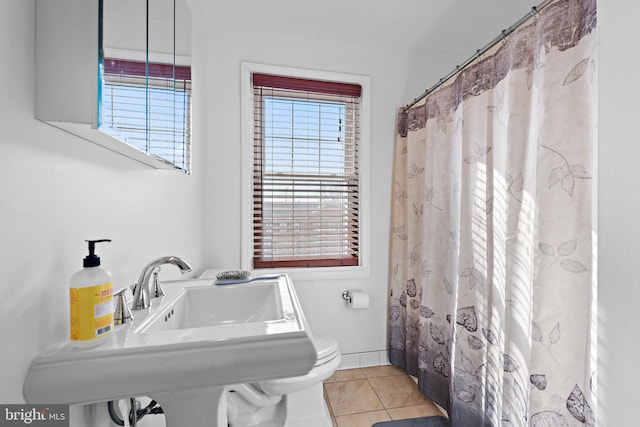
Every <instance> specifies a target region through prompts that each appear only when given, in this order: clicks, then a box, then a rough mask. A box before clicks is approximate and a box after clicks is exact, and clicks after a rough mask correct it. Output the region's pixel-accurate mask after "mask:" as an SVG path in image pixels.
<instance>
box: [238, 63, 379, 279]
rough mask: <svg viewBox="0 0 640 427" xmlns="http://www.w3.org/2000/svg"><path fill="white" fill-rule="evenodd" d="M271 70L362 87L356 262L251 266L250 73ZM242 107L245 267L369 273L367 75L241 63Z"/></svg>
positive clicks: (307, 275)
mask: <svg viewBox="0 0 640 427" xmlns="http://www.w3.org/2000/svg"><path fill="white" fill-rule="evenodd" d="M253 73H258V74H272V75H277V76H283V77H289V78H301V79H310V80H323V81H332V82H342V83H351V84H358V85H360V86H361V88H362V92H361V99H360V147H359V167H360V171H359V172H360V173H359V178H360V182H359V196H360V204H359V205H360V206H359V209H360V210H359V213H360V215H359V233H360V241H359V264H358V265H355V266H335V267H295V268H284V267H282V268H281V267H278V268H257V269H254V268H253V247H254V242H253V187H252V185H253V160H254V159H253V132H254V123H253V107H254V106H253V83H252V74H253ZM241 90H242V97H241V108H242V118H241V120H242V131H241V136H242V138H241V139H242V244H241V246H242V260H241V266H242V268H243V269H246V270H256V271H260V272H275V271H277V272H284V273H288V274H289V275H290V276H291V277H292V278H293V279H301V280H305V279H331V278H341V279H342V278H362V277H368V275H369V252H370V250H369V247H370V237H369V211H370V210H369V199H370V198H369V182H370V178H369V163H370V160H369V156H370V155H369V153H370V149H369V146H370V115H371V107H370V78H369V77H368V76H364V75H358V74H345V73H336V72H328V71H317V70H310V69H300V68H293V67H283V66H276V65H267V64H258V63H252V62H242V63H241Z"/></svg>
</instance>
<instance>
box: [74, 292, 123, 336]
mask: <svg viewBox="0 0 640 427" xmlns="http://www.w3.org/2000/svg"><path fill="white" fill-rule="evenodd" d="M69 290H70V295H69V297H70V309H71V313H70V329H71V330H70V332H71V340H72V341H87V340H92V339H95V338H100V337H103V336H106V335H107V334H109V333H111V331H112V330H113V291H112V286H111V283H105V284H104V285H98V286H89V287H86V288H70V289H69Z"/></svg>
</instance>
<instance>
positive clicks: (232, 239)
mask: <svg viewBox="0 0 640 427" xmlns="http://www.w3.org/2000/svg"><path fill="white" fill-rule="evenodd" d="M201 3H207V2H201ZM203 8H204V10H203V11H202V12H198V13H194V25H195V26H196V28H197V27H198V26H199V25H202V26H204V25H206V26H207V27H208V33H206V43H205V45H206V46H205V48H206V55H207V56H206V57H207V74H206V84H207V94H208V98H207V99H208V109H209V114H208V117H207V122H208V131H207V135H208V140H209V146H208V150H209V151H208V153H207V164H208V167H209V168H208V170H209V177H208V180H207V182H208V184H209V187H208V189H207V203H208V206H207V217H208V218H209V219H211V220H210V221H208V222H207V224H208V229H207V237H208V241H207V245H208V247H207V248H208V251H207V257H208V259H209V260H210V261H211V264H212V265H213V266H215V267H218V268H223V269H225V268H227V269H228V268H238V267H240V261H241V242H240V235H241V204H242V200H241V194H242V188H241V170H240V162H241V145H240V141H241V140H240V138H241V123H240V105H241V104H240V66H241V65H240V64H241V61H250V62H257V63H264V64H271V65H279V66H287V67H296V68H305V69H315V70H325V71H334V72H342V73H351V74H360V75H368V76H370V77H371V98H372V104H371V105H372V109H371V114H372V116H371V140H370V141H363V144H370V150H371V159H370V169H371V200H370V206H371V212H370V214H371V218H370V223H371V236H370V237H371V240H370V241H368V242H364V244H365V245H368V246H369V249H370V253H371V268H370V277H368V278H366V279H357V280H313V281H311V280H309V281H302V280H296V281H295V284H296V289H297V292H298V296H299V298H300V300H301V304H302V306H303V309H304V311H305V314H306V316H307V320H308V321H309V323H310V326H311V329H312V331H314V332H316V333H322V334H328V335H331V336H333V337H335V338H336V339H337V340H338V342H339V344H340V347H341V350H342V352H343V353H361V352H372V351H378V350H384V349H385V348H386V317H387V305H386V304H387V302H386V296H387V271H388V268H387V264H388V256H387V254H388V236H389V214H390V200H391V167H392V163H391V158H392V147H393V139H394V123H395V114H396V111H397V109H398V108H399V107H400V106H402V105H404V104H406V103H407V102H408V101H409V100H410V99H411V96H415V95H416V94H417V93H419V92H421V91H422V90H423V86H424V85H425V84H427V82H432V81H435V80H437V78H439V77H440V76H441V75H442V74H444V73H445V72H446V71H449V70H448V69H445V67H447V68H448V67H450V66H451V64H452V63H453V61H451V62H450V63H449V64H446V63H445V65H444V67H443V65H442V64H443V61H438V62H435V63H433V62H429V61H428V60H426V59H422V60H420V61H416V60H415V59H414V58H412V56H411V55H410V52H409V51H408V50H403V49H388V48H376V47H373V46H363V45H349V44H344V43H342V44H338V43H327V42H323V41H321V40H298V39H291V38H278V37H266V36H264V35H260V34H248V33H240V32H238V31H236V30H235V29H234V28H233V23H231V24H230V23H228V22H225V10H224V9H225V8H224V4H221V3H220V2H218V3H217V4H215V5H213V4H208V5H206V4H205V5H203ZM196 16H205V17H207V20H206V23H202V22H200V23H198V22H196V21H197V18H196ZM204 33H205V32H204V31H203V34H204ZM195 38H196V37H194V39H195ZM424 57H425V55H422V58H424ZM440 58H442V57H440ZM435 64H440V65H439V66H436V65H435ZM214 218H215V220H213V219H214ZM345 289H364V290H366V291H367V292H369V294H370V300H371V307H370V309H369V310H367V311H362V312H356V311H354V310H350V309H348V308H346V305H345V302H344V300H343V299H342V292H343V291H344V290H345ZM373 356H375V355H373ZM348 360H350V359H346V360H345V362H346V361H348ZM343 366H345V365H344V364H343Z"/></svg>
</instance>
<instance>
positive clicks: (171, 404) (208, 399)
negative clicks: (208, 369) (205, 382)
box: [150, 386, 228, 427]
mask: <svg viewBox="0 0 640 427" xmlns="http://www.w3.org/2000/svg"><path fill="white" fill-rule="evenodd" d="M225 389H226V387H225V386H212V387H201V388H193V389H188V390H175V391H170V392H165V393H154V394H153V395H152V396H150V397H152V398H153V399H155V400H156V401H157V402H158V403H159V404H160V406H162V409H163V410H164V417H165V420H166V424H167V427H183V426H187V425H188V426H192V427H228V421H227V397H226V394H225Z"/></svg>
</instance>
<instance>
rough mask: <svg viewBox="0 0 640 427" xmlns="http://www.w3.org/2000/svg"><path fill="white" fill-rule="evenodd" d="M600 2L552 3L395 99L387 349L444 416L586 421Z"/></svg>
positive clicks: (536, 424)
mask: <svg viewBox="0 0 640 427" xmlns="http://www.w3.org/2000/svg"><path fill="white" fill-rule="evenodd" d="M595 8H596V2H595V0H564V1H562V2H553V3H551V4H550V5H549V6H547V7H546V8H545V9H544V10H542V11H540V13H539V14H538V16H537V18H536V20H535V22H532V23H531V24H527V25H525V26H523V27H521V28H519V29H518V30H516V31H514V32H513V33H512V34H511V35H510V36H509V37H508V38H507V39H506V40H505V41H504V42H503V43H502V44H501V46H500V47H499V49H496V50H495V52H492V53H491V54H487V55H486V56H483V57H482V58H479V59H478V60H477V61H475V62H474V63H473V64H471V65H470V66H469V67H467V68H466V69H464V70H461V72H460V73H458V75H457V76H456V77H455V79H454V81H452V82H451V84H448V85H443V86H442V87H441V88H439V89H437V90H435V91H433V92H432V93H430V94H429V95H428V96H427V97H426V98H424V99H423V100H422V101H421V102H420V103H418V104H417V105H415V106H412V107H411V108H409V109H407V110H406V111H401V112H400V113H399V114H398V120H397V123H396V124H397V134H396V144H395V147H394V174H393V176H394V178H393V181H392V185H393V188H392V210H391V225H390V240H391V242H390V262H389V265H390V266H391V268H390V272H389V288H390V292H389V311H388V313H389V314H388V336H389V360H390V361H391V363H392V364H394V365H397V366H401V367H403V368H404V369H406V370H407V371H408V372H410V373H411V374H413V375H415V376H416V377H417V378H418V384H419V388H420V390H421V391H422V392H423V393H425V394H426V395H427V397H429V398H431V399H432V400H434V401H435V402H437V403H439V404H440V405H442V406H443V407H445V408H446V409H448V410H449V418H450V424H451V426H452V427H469V426H474V427H475V426H478V427H482V426H491V427H493V426H503V427H508V426H519V427H521V426H529V427H569V426H571V427H577V426H578V425H587V426H594V425H595V421H594V420H595V413H594V411H595V408H596V407H597V406H596V401H595V399H596V395H595V388H594V387H592V385H593V383H594V380H593V377H592V373H593V372H594V366H593V360H594V359H593V358H592V357H591V355H589V354H584V352H585V349H588V348H589V343H591V342H595V340H596V337H594V336H593V335H592V333H593V330H594V329H592V328H591V326H592V325H590V324H589V323H588V322H589V321H590V319H594V318H595V316H594V315H593V313H592V311H591V310H592V307H593V305H592V300H591V298H592V297H593V295H594V293H593V289H594V282H593V281H594V280H595V279H594V275H593V274H592V273H593V269H594V266H593V263H594V258H595V254H594V252H593V248H594V246H595V244H594V240H593V239H594V233H593V230H594V227H595V224H594V221H595V217H596V216H595V215H594V214H593V212H592V209H593V206H594V203H593V202H594V201H593V194H594V190H595V188H594V185H593V181H594V180H593V178H594V176H593V173H595V170H596V169H595V166H594V165H595V163H594V159H595V138H596V135H597V130H596V126H595V118H596V117H597V109H596V107H595V105H596V104H595V100H596V90H595V89H596V88H595V85H596V84H597V78H595V76H596V74H597V68H596V67H595V65H596V59H597V57H596V54H597V52H596V50H595V47H596V40H597V37H596V34H595V24H596V14H595ZM583 354H584V357H581V356H579V355H583Z"/></svg>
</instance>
